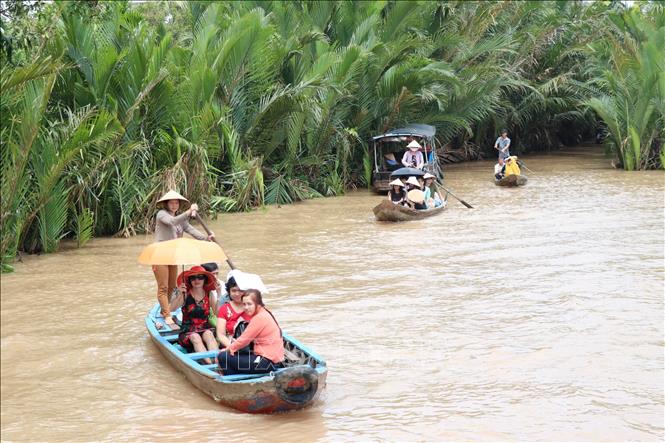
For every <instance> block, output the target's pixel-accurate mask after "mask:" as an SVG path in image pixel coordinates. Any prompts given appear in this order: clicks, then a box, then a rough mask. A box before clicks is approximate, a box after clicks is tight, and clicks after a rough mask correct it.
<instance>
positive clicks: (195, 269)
mask: <svg viewBox="0 0 665 443" xmlns="http://www.w3.org/2000/svg"><path fill="white" fill-rule="evenodd" d="M192 275H205V276H206V277H207V278H208V282H207V283H206V284H205V285H203V290H204V291H206V292H208V291H212V290H213V289H215V286H216V285H217V279H216V278H215V276H214V275H213V274H211V273H210V272H208V271H206V270H205V268H204V267H203V266H192V267H191V268H190V269H188V270H186V271H185V272H181V273H180V275H178V279H177V280H176V285H177V286H180V285H181V284H182V283H183V281H184V282H185V285H186V286H187V289H191V288H192V285H191V284H190V283H189V277H191V276H192Z"/></svg>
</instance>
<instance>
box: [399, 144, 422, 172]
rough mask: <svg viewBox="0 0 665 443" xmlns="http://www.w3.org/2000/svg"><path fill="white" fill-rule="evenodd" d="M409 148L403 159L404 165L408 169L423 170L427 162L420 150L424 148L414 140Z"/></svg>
mask: <svg viewBox="0 0 665 443" xmlns="http://www.w3.org/2000/svg"><path fill="white" fill-rule="evenodd" d="M407 148H409V149H407V150H406V152H405V153H404V156H403V157H402V164H403V165H404V166H405V167H407V168H418V169H422V168H423V166H424V165H425V160H424V158H423V153H422V152H420V149H421V148H422V146H420V143H418V142H417V141H415V140H413V141H412V142H411V143H409V144H408V145H407Z"/></svg>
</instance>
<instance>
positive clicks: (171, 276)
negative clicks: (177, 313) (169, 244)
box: [152, 190, 215, 329]
mask: <svg viewBox="0 0 665 443" xmlns="http://www.w3.org/2000/svg"><path fill="white" fill-rule="evenodd" d="M157 207H158V208H159V211H158V212H157V216H156V217H155V241H156V242H160V241H166V240H173V239H176V238H180V237H182V236H183V234H184V233H185V232H186V233H188V234H189V235H191V236H192V237H194V238H196V239H198V240H206V239H207V240H211V241H212V240H214V238H215V237H214V234H211V235H210V236H208V237H206V236H205V235H204V234H202V233H200V232H199V231H198V230H197V229H196V228H194V227H193V226H192V225H191V224H190V223H189V218H190V217H195V216H196V214H197V211H198V210H199V207H198V205H197V204H196V203H192V204H191V205H190V204H189V200H187V199H186V198H185V197H183V196H182V195H180V194H178V193H177V192H176V191H173V190H171V191H169V192H167V193H166V194H164V195H163V196H162V197H161V198H160V199H159V200H157ZM183 208H186V209H185V210H184V211H182V212H181V213H180V214H178V212H179V211H180V210H181V209H183ZM152 272H153V273H154V274H155V280H156V281H157V301H158V302H159V306H160V308H161V314H162V316H163V317H164V322H165V323H166V324H167V325H168V326H169V327H170V328H172V329H175V328H176V325H175V323H174V322H173V319H172V318H171V309H170V308H169V295H170V294H171V293H172V292H173V290H174V289H175V288H176V278H177V274H178V267H177V266H175V265H153V267H152Z"/></svg>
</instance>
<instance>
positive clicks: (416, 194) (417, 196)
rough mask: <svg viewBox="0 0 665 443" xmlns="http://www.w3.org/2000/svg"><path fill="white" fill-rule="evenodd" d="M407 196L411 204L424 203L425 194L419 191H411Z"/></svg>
mask: <svg viewBox="0 0 665 443" xmlns="http://www.w3.org/2000/svg"><path fill="white" fill-rule="evenodd" d="M407 195H408V197H409V200H411V201H412V202H415V203H422V202H423V201H425V193H424V192H423V191H421V190H420V189H412V190H411V191H409V193H408V194H407Z"/></svg>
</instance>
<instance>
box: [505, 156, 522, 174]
mask: <svg viewBox="0 0 665 443" xmlns="http://www.w3.org/2000/svg"><path fill="white" fill-rule="evenodd" d="M509 158H510V159H511V160H512V161H511V162H506V171H505V175H506V176H508V175H520V174H521V173H522V171H520V167H519V165H518V164H517V157H515V156H512V157H509Z"/></svg>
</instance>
